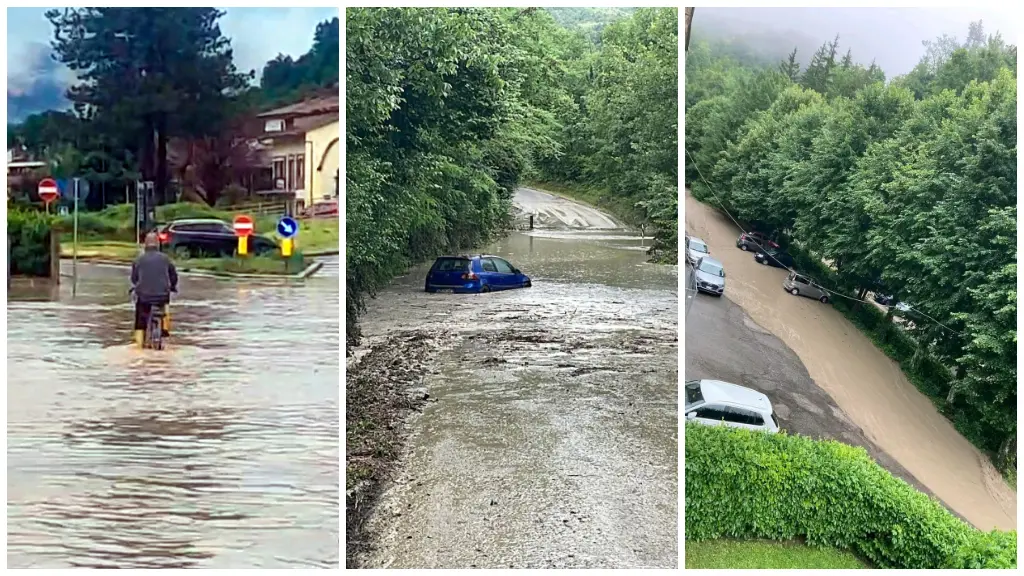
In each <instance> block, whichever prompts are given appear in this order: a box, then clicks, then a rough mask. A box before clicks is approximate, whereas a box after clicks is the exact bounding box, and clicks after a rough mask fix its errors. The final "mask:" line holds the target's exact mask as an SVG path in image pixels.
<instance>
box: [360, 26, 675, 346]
mask: <svg viewBox="0 0 1024 576" xmlns="http://www.w3.org/2000/svg"><path fill="white" fill-rule="evenodd" d="M346 31H347V35H346V42H347V45H346V54H347V70H346V79H347V80H346V91H347V97H346V110H347V120H346V122H347V123H346V127H345V128H346V142H347V148H346V154H347V171H346V174H345V177H346V202H347V212H346V218H347V239H346V240H347V248H346V250H347V263H346V265H347V270H346V308H347V311H348V322H349V324H348V326H347V327H346V330H347V333H348V341H349V342H354V341H355V339H356V338H357V329H356V327H355V321H356V317H357V315H358V313H359V312H360V311H361V308H362V303H363V298H364V297H365V296H366V295H372V294H373V293H374V292H375V291H376V290H378V289H379V288H381V287H382V286H384V285H385V284H386V283H388V282H389V281H390V280H391V279H392V278H393V277H394V276H395V275H396V274H398V273H400V272H401V271H403V270H404V269H405V268H406V267H407V266H408V265H410V264H412V263H414V262H417V261H421V260H424V259H427V258H430V257H432V256H434V255H437V254H439V253H442V252H447V251H455V250H459V249H464V248H469V247H474V246H480V245H482V244H483V243H485V242H487V241H488V240H489V239H491V238H492V237H493V236H494V235H495V234H497V233H499V232H500V231H501V230H502V229H503V228H504V227H505V226H506V225H507V223H508V222H509V215H510V208H511V199H512V196H513V194H514V191H515V189H516V187H517V185H518V184H519V183H520V182H521V181H522V180H523V179H524V178H527V177H532V178H536V179H542V180H557V181H559V182H564V183H585V184H588V185H595V186H600V187H602V188H605V189H608V190H610V191H611V192H612V193H614V194H617V195H620V196H624V197H628V198H630V199H631V202H630V204H631V205H636V206H637V207H636V210H637V211H638V212H640V213H641V214H647V215H649V217H650V219H651V220H653V221H654V222H655V223H656V224H658V225H659V228H661V229H662V235H661V236H660V237H659V239H660V241H661V243H662V245H663V246H664V247H665V248H664V249H665V250H666V251H669V250H674V249H675V242H674V235H675V229H676V225H675V222H676V214H675V206H676V200H675V198H676V195H677V190H676V176H675V174H676V159H677V150H676V142H677V138H676V119H677V112H676V110H677V108H676V106H677V104H676V92H677V80H676V74H677V72H676V58H677V56H676V54H677V40H676V34H677V25H676V11H675V10H669V9H658V10H637V11H636V12H635V13H633V14H632V16H631V17H629V18H626V19H624V20H620V21H617V22H615V23H612V24H609V25H607V26H604V27H603V28H602V31H601V34H600V37H599V42H595V41H594V40H593V39H591V38H589V37H588V36H587V35H586V34H584V33H582V32H580V31H578V30H570V29H567V28H564V27H562V26H560V25H559V24H558V23H557V22H556V21H555V19H554V18H553V17H552V15H551V13H549V12H548V11H545V10H539V9H512V8H509V9H476V8H474V9H446V8H437V9H433V8H431V9H420V8H402V9H377V8H366V9H350V10H348V12H347V20H346Z"/></svg>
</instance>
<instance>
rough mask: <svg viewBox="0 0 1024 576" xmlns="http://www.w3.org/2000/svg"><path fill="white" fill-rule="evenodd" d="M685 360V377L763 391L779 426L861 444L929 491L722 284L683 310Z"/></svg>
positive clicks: (888, 467)
mask: <svg viewBox="0 0 1024 576" xmlns="http://www.w3.org/2000/svg"><path fill="white" fill-rule="evenodd" d="M780 290H781V288H780ZM685 362H686V365H685V368H684V374H685V377H686V379H687V380H694V379H713V380H724V381H726V382H732V383H734V384H740V385H742V386H747V387H749V388H753V389H755V390H758V391H760V392H763V393H764V394H766V395H767V396H768V398H770V399H771V401H772V406H773V408H774V409H775V413H776V416H777V417H778V419H779V425H780V426H781V427H782V429H783V430H786V431H787V432H790V433H796V434H802V435H804V436H810V437H812V438H818V439H832V440H838V441H840V442H843V443H845V444H851V445H854V446H861V447H863V448H864V449H866V450H867V451H868V453H869V454H870V455H871V457H872V458H873V459H874V460H875V461H876V462H878V463H879V464H880V465H881V466H882V467H884V468H885V469H886V470H888V471H889V472H892V473H893V474H895V475H896V476H898V477H900V478H902V479H903V480H905V481H907V482H908V483H910V484H911V485H912V486H914V487H915V488H917V489H918V490H920V491H922V492H924V493H926V494H930V495H932V496H934V493H933V492H931V491H930V490H928V489H927V488H926V487H925V486H924V485H923V484H921V483H920V482H918V480H917V479H916V478H914V476H913V475H912V474H911V473H910V472H908V471H907V469H906V468H904V467H903V466H901V465H900V464H899V463H898V462H896V460H894V459H893V458H892V457H891V456H890V455H889V454H887V453H886V452H885V451H883V450H882V449H880V448H879V447H878V446H876V445H875V444H874V443H873V442H871V441H870V440H869V439H868V438H867V437H866V436H865V434H864V432H863V430H861V428H860V427H858V426H857V425H856V424H854V423H853V422H852V421H851V420H850V419H849V417H847V416H846V414H844V413H843V411H842V410H841V409H840V408H839V407H838V406H837V405H836V403H835V402H834V401H833V400H832V398H831V397H829V395H828V394H827V393H826V392H825V391H824V390H822V389H821V388H820V387H819V386H818V385H817V384H815V383H814V380H812V379H811V377H810V375H809V374H808V373H807V368H805V367H804V365H803V363H802V362H801V361H800V359H799V358H798V357H797V355H796V353H794V352H793V351H792V350H790V349H789V347H787V346H786V345H785V344H784V343H783V342H782V341H781V340H779V338H777V337H776V336H775V335H773V334H772V333H770V332H768V331H767V330H765V329H764V328H762V327H761V326H759V325H757V324H756V323H755V322H754V321H753V320H751V319H750V316H748V315H747V314H746V313H745V312H744V311H743V309H742V308H740V307H739V306H737V305H736V304H735V303H733V302H732V301H731V300H729V297H728V288H726V296H723V297H721V298H718V297H715V296H708V295H706V294H698V295H697V296H696V298H695V300H694V303H693V305H692V306H691V307H690V310H689V311H688V313H687V316H686V359H685ZM946 508H947V509H949V506H948V505H947V506H946ZM954 514H955V512H954ZM958 516H959V515H958Z"/></svg>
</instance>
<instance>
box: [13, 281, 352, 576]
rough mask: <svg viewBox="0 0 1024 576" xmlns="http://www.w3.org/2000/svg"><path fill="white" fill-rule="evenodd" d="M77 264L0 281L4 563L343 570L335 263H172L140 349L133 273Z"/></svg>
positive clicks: (14, 565)
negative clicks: (314, 267)
mask: <svg viewBox="0 0 1024 576" xmlns="http://www.w3.org/2000/svg"><path fill="white" fill-rule="evenodd" d="M333 269H334V270H337V266H336V265H335V266H333ZM78 270H79V274H80V280H79V285H78V295H77V297H76V298H72V296H71V281H70V278H65V279H63V280H64V283H63V284H62V285H61V286H60V288H59V289H54V288H50V287H49V286H48V285H46V284H43V283H38V282H37V283H35V284H34V285H33V284H30V283H28V281H24V280H16V281H15V283H14V285H13V286H12V288H11V290H10V291H9V296H8V300H9V301H8V306H7V326H8V331H7V360H8V369H7V381H8V386H7V563H8V567H10V568H28V567H36V568H38V567H47V568H60V567H97V568H98V567H110V568H113V567H117V568H155V567H201V568H243V567H260V568H284V567H292V568H301V567H321V568H328V567H337V566H338V565H339V544H338V540H339V534H338V523H339V520H338V518H339V499H338V481H339V474H338V417H339V410H338V397H339V394H338V383H339V379H340V374H339V372H340V371H339V364H338V361H339V283H338V278H337V273H336V272H335V273H334V276H333V277H332V276H331V275H330V274H325V275H324V276H322V277H316V276H314V277H313V278H311V279H310V280H308V281H307V282H305V283H292V282H288V281H273V282H262V283H261V282H253V281H251V280H249V281H246V282H245V283H241V282H237V281H227V280H217V279H212V278H202V277H190V276H182V277H181V281H180V284H179V292H180V294H179V295H178V296H177V298H176V299H175V301H174V302H173V303H172V305H171V309H172V318H173V322H174V325H173V328H172V338H171V341H170V348H169V349H168V350H165V351H161V352H154V351H147V352H143V351H141V350H138V349H136V348H134V347H132V346H130V345H129V344H128V343H127V342H128V341H129V339H130V331H131V322H132V314H133V308H132V304H131V303H130V301H129V299H128V295H127V289H128V273H127V271H126V270H123V269H117V268H109V267H100V266H90V265H83V264H79V267H78ZM63 271H64V272H70V266H68V265H67V263H65V265H64V266H63Z"/></svg>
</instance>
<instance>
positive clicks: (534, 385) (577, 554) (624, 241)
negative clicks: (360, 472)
mask: <svg viewBox="0 0 1024 576" xmlns="http://www.w3.org/2000/svg"><path fill="white" fill-rule="evenodd" d="M542 194H543V193H538V192H536V191H523V192H521V193H520V194H519V196H517V198H518V199H522V200H523V203H529V204H531V206H536V205H537V203H536V202H535V200H536V199H537V198H538V197H540V196H541V195H542ZM549 202H555V201H549ZM557 202H558V203H559V204H561V203H562V202H566V203H567V204H571V203H568V202H567V201H564V200H558V201H557ZM524 208H528V207H525V206H524ZM588 210H593V209H590V208H587V207H581V206H573V207H572V208H571V210H570V209H567V210H564V211H563V212H564V214H569V213H570V212H572V213H573V214H584V213H587V211H588ZM553 218H554V221H548V220H544V222H545V226H544V227H542V228H539V229H537V230H534V231H533V233H531V234H521V233H514V234H512V235H511V236H510V237H508V238H506V239H504V240H502V241H500V242H498V243H496V244H494V245H492V246H488V247H486V249H485V250H484V251H485V252H488V253H493V254H498V255H501V256H503V257H506V258H508V259H509V260H510V261H511V262H513V263H514V264H515V265H516V266H518V267H519V268H521V269H522V270H523V271H524V272H525V273H526V274H529V275H530V276H531V277H532V279H533V287H532V288H528V289H521V290H513V291H507V292H496V293H490V294H481V295H451V294H448V295H444V294H425V293H424V292H423V278H424V275H425V273H426V269H427V267H428V266H429V265H424V266H421V267H418V268H416V269H414V270H412V271H410V273H409V274H408V275H406V276H404V277H401V278H399V279H397V280H396V281H395V282H394V284H393V285H392V286H391V287H390V288H389V289H388V290H386V291H385V292H383V293H382V294H380V295H378V297H377V298H376V299H375V300H372V301H371V302H370V303H369V310H368V311H367V313H366V315H365V316H364V317H363V318H362V321H361V325H362V327H363V331H364V334H365V335H366V336H367V337H366V338H365V340H364V343H363V348H367V347H371V348H372V347H373V346H380V345H386V343H387V342H388V341H389V338H395V337H396V335H401V334H409V333H414V332H419V333H421V334H424V335H425V336H426V338H427V339H429V340H431V341H434V342H443V344H442V346H443V349H442V351H441V352H440V353H439V354H438V357H437V361H436V362H435V363H434V365H433V369H432V370H430V372H429V373H428V374H425V377H424V379H423V382H422V383H423V389H424V390H425V391H426V393H427V394H428V395H429V401H428V402H427V404H426V406H425V408H424V409H423V411H422V413H420V414H418V415H417V416H415V417H414V418H413V419H412V420H411V422H410V423H409V431H410V436H409V437H408V441H407V446H406V448H407V449H406V453H405V457H404V459H403V461H402V462H401V465H400V467H399V470H398V472H397V474H396V476H395V480H394V482H392V483H391V484H390V486H389V488H388V489H387V490H386V491H385V492H384V494H383V496H382V497H381V499H380V501H379V504H378V505H377V507H376V509H375V513H374V514H373V516H372V517H371V519H370V521H369V523H368V526H369V529H370V531H371V532H372V533H373V534H374V535H375V537H374V539H375V545H374V546H373V550H372V551H371V553H369V554H367V556H366V557H365V558H363V559H362V561H361V562H360V564H361V565H363V566H366V567H391V568H410V567H419V568H440V567H444V568H471V567H478V568H508V567H516V568H522V567H534V568H543V567H633V568H644V567H660V568H671V567H675V566H677V564H678V543H677V541H676V540H677V526H678V524H677V516H678V510H677V489H678V475H677V471H678V458H677V455H678V424H677V422H678V419H677V402H678V401H677V397H678V394H677V390H678V382H677V381H678V341H677V340H678V331H677V324H678V319H677V314H678V295H677V269H676V268H675V267H674V266H659V265H653V264H647V263H646V262H645V260H646V256H645V251H644V242H643V241H642V240H641V239H640V238H638V237H637V236H635V235H634V234H632V233H630V232H629V231H626V230H623V229H621V228H607V229H603V230H595V229H593V228H587V226H588V224H590V223H594V222H597V223H600V222H603V221H604V220H603V218H606V217H603V218H592V217H591V216H587V221H586V222H582V223H580V221H579V219H578V218H577V217H576V216H569V215H560V216H559V217H553ZM607 222H614V221H613V220H611V219H610V218H607ZM538 224H540V222H538ZM578 226H582V227H583V228H581V229H575V230H572V229H570V228H574V227H578ZM648 243H649V241H648ZM350 370H351V368H350ZM350 373H351V372H350Z"/></svg>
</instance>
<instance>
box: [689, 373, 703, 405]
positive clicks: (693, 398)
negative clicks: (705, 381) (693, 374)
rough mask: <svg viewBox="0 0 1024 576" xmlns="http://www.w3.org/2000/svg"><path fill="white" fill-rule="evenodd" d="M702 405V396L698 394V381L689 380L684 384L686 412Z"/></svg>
mask: <svg viewBox="0 0 1024 576" xmlns="http://www.w3.org/2000/svg"><path fill="white" fill-rule="evenodd" d="M703 403H704V395H703V394H701V393H700V380H690V381H689V382H687V383H686V410H689V409H690V408H692V407H693V406H696V405H698V404H703Z"/></svg>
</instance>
